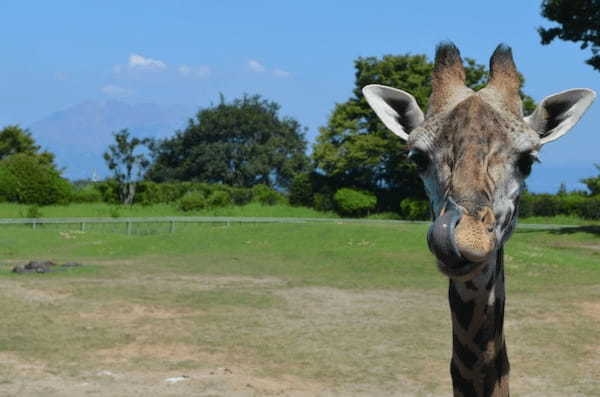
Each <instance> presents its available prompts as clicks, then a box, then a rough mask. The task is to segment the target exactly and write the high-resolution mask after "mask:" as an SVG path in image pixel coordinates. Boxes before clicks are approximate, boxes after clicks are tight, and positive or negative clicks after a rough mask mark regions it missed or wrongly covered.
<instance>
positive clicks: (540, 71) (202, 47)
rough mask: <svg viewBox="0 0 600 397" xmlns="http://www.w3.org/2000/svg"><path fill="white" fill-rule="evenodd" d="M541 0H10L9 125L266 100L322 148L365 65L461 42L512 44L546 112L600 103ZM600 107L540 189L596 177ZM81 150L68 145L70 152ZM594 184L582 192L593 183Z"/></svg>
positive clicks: (1, 112) (551, 151)
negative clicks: (358, 68)
mask: <svg viewBox="0 0 600 397" xmlns="http://www.w3.org/2000/svg"><path fill="white" fill-rule="evenodd" d="M539 4H540V1H538V0H526V1H523V0H519V1H517V0H506V1H502V2H491V1H470V0H468V1H452V2H450V1H430V0H422V1H418V2H405V1H376V0H373V1H370V2H366V1H354V0H344V1H325V0H321V1H310V0H305V1H302V2H300V1H296V2H292V1H281V0H280V1H256V0H255V1H241V0H240V1H227V0H220V1H210V0H205V1H52V2H49V1H48V2H46V1H44V2H40V1H12V2H9V1H3V2H0V14H1V15H2V16H3V18H2V19H3V20H2V23H1V24H0V37H2V38H3V40H2V41H1V42H0V54H1V62H0V125H5V124H8V123H20V124H23V125H27V124H29V123H31V122H33V121H35V120H37V119H40V118H42V117H44V116H46V115H48V114H50V113H52V112H54V111H57V110H60V109H64V108H66V107H68V106H70V105H74V104H77V103H79V102H82V101H85V100H90V99H92V100H98V99H110V98H116V99H122V100H125V101H128V102H132V103H136V102H155V103H159V104H188V105H193V106H195V107H202V106H207V105H210V104H211V103H214V102H217V101H218V95H219V92H222V93H223V94H224V95H225V97H226V98H228V99H233V98H235V97H237V96H240V95H241V94H243V93H259V94H261V95H263V96H264V97H266V98H268V99H271V100H275V101H277V102H279V103H280V104H281V105H282V114H285V115H289V116H292V117H295V118H297V119H298V120H299V121H300V122H301V123H302V124H304V125H306V126H307V127H308V128H309V132H308V136H307V137H308V138H309V140H310V141H311V142H312V141H313V140H314V137H315V136H316V134H317V133H318V127H319V126H321V125H323V124H325V122H326V120H327V117H328V115H329V114H330V112H331V110H332V109H333V106H334V104H335V103H336V102H343V101H345V100H346V99H348V97H349V96H350V95H351V90H352V89H353V83H354V69H353V60H354V59H356V58H357V57H359V56H371V55H374V56H381V55H383V54H405V53H413V54H420V53H424V54H427V55H428V56H429V57H431V56H432V55H433V51H434V48H435V45H436V43H438V42H439V41H441V40H447V39H450V40H452V41H454V42H455V43H456V44H457V45H458V46H459V48H460V49H461V52H462V54H463V56H465V57H472V58H475V59H476V60H477V61H478V62H479V63H484V64H487V62H488V59H489V56H490V54H491V52H492V51H493V50H494V48H495V47H496V45H497V44H498V43H499V42H505V43H507V44H509V45H510V46H512V48H513V53H514V56H515V59H516V62H517V65H518V67H519V70H520V71H521V72H522V73H523V75H524V76H525V78H526V86H525V91H526V92H527V93H528V94H529V95H531V96H533V97H534V98H535V99H536V100H540V99H542V98H543V97H544V96H546V95H549V94H552V93H555V92H559V91H562V90H565V89H568V88H575V87H589V88H592V89H594V90H596V91H600V73H599V72H596V71H594V70H593V69H592V68H591V67H589V66H587V65H586V64H584V60H585V59H586V58H587V57H589V54H588V51H581V50H580V49H579V47H578V45H577V44H573V43H564V42H554V43H553V44H551V45H549V46H541V45H540V44H539V37H538V35H537V32H536V28H537V27H538V26H540V25H543V26H549V25H551V23H550V22H548V21H546V20H544V19H543V18H541V16H540V15H539ZM599 123H600V104H599V103H596V104H595V105H593V106H592V108H591V109H590V111H588V113H587V114H586V115H585V116H584V119H583V120H582V121H581V122H580V124H579V125H578V126H577V127H575V129H574V130H573V131H572V132H571V133H570V134H569V135H567V136H566V137H564V138H562V139H561V140H559V141H557V142H555V143H551V144H549V145H548V147H546V148H544V150H543V151H542V161H543V163H542V164H541V165H538V166H537V167H536V169H535V170H534V174H533V176H532V177H531V178H530V181H529V184H530V186H531V187H532V188H533V189H534V190H537V191H544V190H546V191H555V190H556V189H557V188H558V185H559V184H560V182H562V181H564V182H567V183H568V185H569V187H571V188H573V187H576V186H577V181H578V179H579V178H582V177H586V176H592V175H596V174H597V172H596V170H595V168H594V167H593V164H594V163H595V162H596V163H600V155H598V147H599V143H600V132H599V131H598V128H597V127H596V126H597V125H598V124H599ZM65 144H68V143H65ZM579 186H581V185H579Z"/></svg>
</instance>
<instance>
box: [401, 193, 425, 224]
mask: <svg viewBox="0 0 600 397" xmlns="http://www.w3.org/2000/svg"><path fill="white" fill-rule="evenodd" d="M400 214H401V215H402V218H403V219H408V220H411V221H425V220H428V219H431V210H430V208H429V202H427V201H425V200H415V199H410V198H406V199H404V200H402V201H401V202H400Z"/></svg>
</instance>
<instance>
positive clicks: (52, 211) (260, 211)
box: [0, 202, 600, 225]
mask: <svg viewBox="0 0 600 397" xmlns="http://www.w3.org/2000/svg"><path fill="white" fill-rule="evenodd" d="M30 208H31V206H30V205H27V204H16V203H0V218H27V217H29V210H30ZM36 211H37V212H38V213H39V215H38V217H42V218H76V217H108V218H119V217H123V218H125V217H159V216H186V215H190V216H230V217H285V218H338V215H337V214H336V213H334V212H321V211H316V210H314V209H312V208H306V207H293V206H290V205H284V204H278V205H262V204H260V203H256V202H252V203H250V204H247V205H244V206H229V207H224V208H207V209H203V210H199V211H192V212H184V211H181V210H179V209H178V208H177V206H176V205H173V204H154V205H115V204H108V203H81V204H69V205H49V206H44V207H37V210H36ZM369 218H370V219H399V216H398V214H395V213H382V214H374V215H371V216H370V217H369ZM520 223H535V224H556V225H600V221H598V220H587V219H582V218H579V217H576V216H566V215H559V216H555V217H531V218H523V219H520Z"/></svg>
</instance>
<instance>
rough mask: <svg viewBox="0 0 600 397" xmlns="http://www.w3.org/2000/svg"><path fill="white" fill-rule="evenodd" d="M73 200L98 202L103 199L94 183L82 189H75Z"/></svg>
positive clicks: (75, 201)
mask: <svg viewBox="0 0 600 397" xmlns="http://www.w3.org/2000/svg"><path fill="white" fill-rule="evenodd" d="M71 201H72V202H74V203H97V202H99V201H102V194H101V193H100V192H99V191H98V189H96V188H95V187H94V185H92V184H88V185H86V186H83V187H82V188H80V189H75V191H73V195H72V196H71Z"/></svg>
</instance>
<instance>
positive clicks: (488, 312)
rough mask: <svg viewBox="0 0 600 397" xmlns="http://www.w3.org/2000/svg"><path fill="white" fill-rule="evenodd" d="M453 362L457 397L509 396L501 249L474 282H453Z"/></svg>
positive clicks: (451, 370)
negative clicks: (494, 261) (493, 261)
mask: <svg viewBox="0 0 600 397" xmlns="http://www.w3.org/2000/svg"><path fill="white" fill-rule="evenodd" d="M448 299H449V301H450V310H451V312H452V362H451V364H450V373H451V375H452V384H453V388H454V396H455V397H458V396H460V397H506V396H508V395H509V394H508V372H509V364H508V356H507V355H506V344H505V342H504V333H503V324H504V300H505V294H504V254H503V249H502V248H501V249H500V250H498V255H497V258H496V263H495V266H494V263H490V264H488V265H487V266H486V268H485V269H484V270H482V272H481V273H480V274H479V275H478V276H476V277H475V278H474V279H472V280H469V281H466V282H461V281H455V280H450V286H449V290H448Z"/></svg>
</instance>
